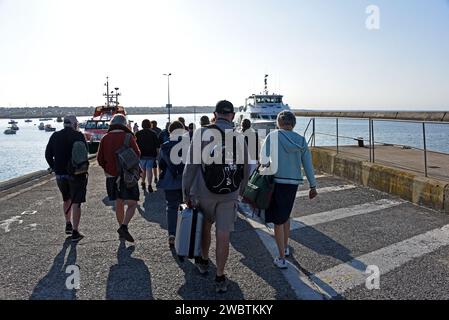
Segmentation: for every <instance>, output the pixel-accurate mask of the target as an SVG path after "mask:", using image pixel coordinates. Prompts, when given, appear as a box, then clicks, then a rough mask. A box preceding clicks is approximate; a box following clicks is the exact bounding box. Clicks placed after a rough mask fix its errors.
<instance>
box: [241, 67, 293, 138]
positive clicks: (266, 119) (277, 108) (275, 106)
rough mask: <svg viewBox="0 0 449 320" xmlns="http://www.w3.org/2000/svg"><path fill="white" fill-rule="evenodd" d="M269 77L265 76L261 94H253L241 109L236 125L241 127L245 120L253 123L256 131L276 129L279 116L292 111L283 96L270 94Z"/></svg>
mask: <svg viewBox="0 0 449 320" xmlns="http://www.w3.org/2000/svg"><path fill="white" fill-rule="evenodd" d="M268 76H269V75H265V88H264V91H263V93H261V94H253V95H251V96H250V97H248V98H247V99H246V100H245V105H244V106H242V107H240V109H239V112H237V113H236V116H235V120H234V122H235V125H236V127H237V128H240V127H241V124H242V121H243V120H244V119H249V120H250V121H251V124H252V127H253V128H254V129H255V130H259V129H266V130H270V129H275V128H276V119H277V116H278V114H279V113H280V112H281V111H284V110H290V107H289V105H288V104H284V102H283V96H282V95H280V94H275V93H271V94H270V93H269V91H268Z"/></svg>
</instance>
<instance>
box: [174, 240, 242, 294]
mask: <svg viewBox="0 0 449 320" xmlns="http://www.w3.org/2000/svg"><path fill="white" fill-rule="evenodd" d="M171 252H172V255H173V258H174V259H175V261H176V263H177V264H178V266H179V268H180V269H181V270H182V271H183V272H184V278H185V282H184V284H183V285H182V286H181V287H180V288H179V290H178V294H179V295H180V296H181V297H182V298H183V299H184V300H243V299H244V296H243V292H242V290H241V289H240V286H239V285H238V284H237V283H236V282H234V281H231V280H229V285H228V292H226V293H223V294H219V293H216V292H215V274H216V271H217V269H216V267H215V265H214V264H213V263H212V262H209V272H208V273H207V274H205V275H201V274H200V273H199V271H198V270H197V268H196V267H195V264H194V263H192V261H191V260H189V259H185V260H184V261H183V262H181V261H180V259H179V258H178V256H177V255H176V252H175V250H174V249H172V250H171Z"/></svg>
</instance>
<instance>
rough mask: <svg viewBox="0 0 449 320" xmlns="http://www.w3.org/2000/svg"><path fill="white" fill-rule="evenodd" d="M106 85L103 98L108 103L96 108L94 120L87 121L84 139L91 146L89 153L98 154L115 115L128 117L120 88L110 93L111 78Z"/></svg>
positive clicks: (107, 79)
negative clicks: (121, 102)
mask: <svg viewBox="0 0 449 320" xmlns="http://www.w3.org/2000/svg"><path fill="white" fill-rule="evenodd" d="M104 85H105V87H106V93H104V94H103V96H104V97H105V98H106V103H105V105H103V106H99V107H97V108H95V112H94V115H93V118H92V119H91V120H87V121H86V125H85V127H84V137H85V138H86V141H87V144H88V146H89V153H97V151H98V146H99V145H100V141H101V139H102V138H103V137H104V136H105V135H106V133H108V129H109V122H110V121H111V119H112V117H113V116H114V115H116V114H123V115H124V116H125V117H126V116H127V114H126V111H125V108H124V107H123V106H121V105H120V102H119V101H118V98H119V97H120V96H121V93H119V88H114V90H115V91H109V77H107V78H106V83H105V84H104Z"/></svg>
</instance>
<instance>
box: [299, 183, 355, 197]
mask: <svg viewBox="0 0 449 320" xmlns="http://www.w3.org/2000/svg"><path fill="white" fill-rule="evenodd" d="M355 188H357V186H356V185H353V184H346V185H341V186H334V187H325V188H318V189H317V191H318V195H320V194H324V193H330V192H337V191H345V190H352V189H355ZM308 195H309V190H302V191H298V193H296V197H298V198H299V197H306V196H308Z"/></svg>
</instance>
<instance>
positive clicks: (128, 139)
mask: <svg viewBox="0 0 449 320" xmlns="http://www.w3.org/2000/svg"><path fill="white" fill-rule="evenodd" d="M131 136H132V135H131V134H130V133H127V134H126V136H125V142H124V145H125V147H127V148H129V144H130V142H131V138H132V137H131Z"/></svg>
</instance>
